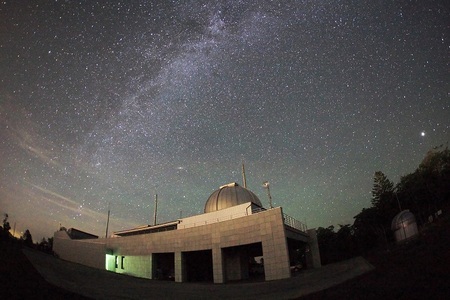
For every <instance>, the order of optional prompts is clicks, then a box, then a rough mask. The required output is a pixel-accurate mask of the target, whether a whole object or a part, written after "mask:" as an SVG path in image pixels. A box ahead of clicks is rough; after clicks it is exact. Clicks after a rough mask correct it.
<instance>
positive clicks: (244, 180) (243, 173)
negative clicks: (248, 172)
mask: <svg viewBox="0 0 450 300" xmlns="http://www.w3.org/2000/svg"><path fill="white" fill-rule="evenodd" d="M242 183H243V184H244V188H247V178H246V177H245V167H244V162H242Z"/></svg>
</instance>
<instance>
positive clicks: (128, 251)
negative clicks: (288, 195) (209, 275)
mask: <svg viewBox="0 0 450 300" xmlns="http://www.w3.org/2000/svg"><path fill="white" fill-rule="evenodd" d="M257 242H261V243H262V247H263V256H264V264H265V276H266V280H274V279H281V278H288V277H290V270H289V255H288V249H287V242H286V236H285V231H284V224H283V214H282V210H281V208H279V207H278V208H274V209H271V210H267V211H263V212H260V213H257V214H253V215H249V216H246V217H243V218H236V219H232V220H229V221H223V222H219V223H213V224H208V225H203V226H198V227H189V228H186V229H179V230H172V231H166V232H157V233H152V234H144V235H135V236H127V237H119V238H111V239H107V248H108V249H111V250H112V251H113V254H114V255H117V256H125V257H126V258H127V257H129V256H131V257H133V256H147V255H151V254H152V253H166V252H174V253H175V280H176V281H182V280H183V274H182V272H183V271H182V268H183V261H182V255H181V253H182V252H187V251H198V250H209V249H212V255H213V272H214V274H213V275H214V282H216V283H221V282H224V260H223V257H222V251H221V248H225V247H232V246H238V245H246V244H252V243H257ZM134 272H135V273H137V274H138V275H137V276H140V277H145V275H144V274H142V273H140V271H139V272H138V271H134ZM147 278H149V277H147Z"/></svg>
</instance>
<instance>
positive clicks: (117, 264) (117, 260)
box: [115, 256, 119, 269]
mask: <svg viewBox="0 0 450 300" xmlns="http://www.w3.org/2000/svg"><path fill="white" fill-rule="evenodd" d="M115 261H116V269H117V268H118V267H119V258H118V257H117V256H116V259H115Z"/></svg>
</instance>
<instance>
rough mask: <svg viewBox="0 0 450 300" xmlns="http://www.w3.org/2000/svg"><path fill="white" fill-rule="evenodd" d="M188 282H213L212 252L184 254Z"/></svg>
mask: <svg viewBox="0 0 450 300" xmlns="http://www.w3.org/2000/svg"><path fill="white" fill-rule="evenodd" d="M183 259H184V266H185V274H186V281H188V282H200V281H202V282H205V281H206V282H212V281H213V264H212V250H202V251H190V252H183Z"/></svg>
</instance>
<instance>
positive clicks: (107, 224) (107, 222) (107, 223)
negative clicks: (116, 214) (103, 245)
mask: <svg viewBox="0 0 450 300" xmlns="http://www.w3.org/2000/svg"><path fill="white" fill-rule="evenodd" d="M110 213H111V209H110V204H108V219H107V220H106V232H105V238H108V227H109V215H110Z"/></svg>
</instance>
